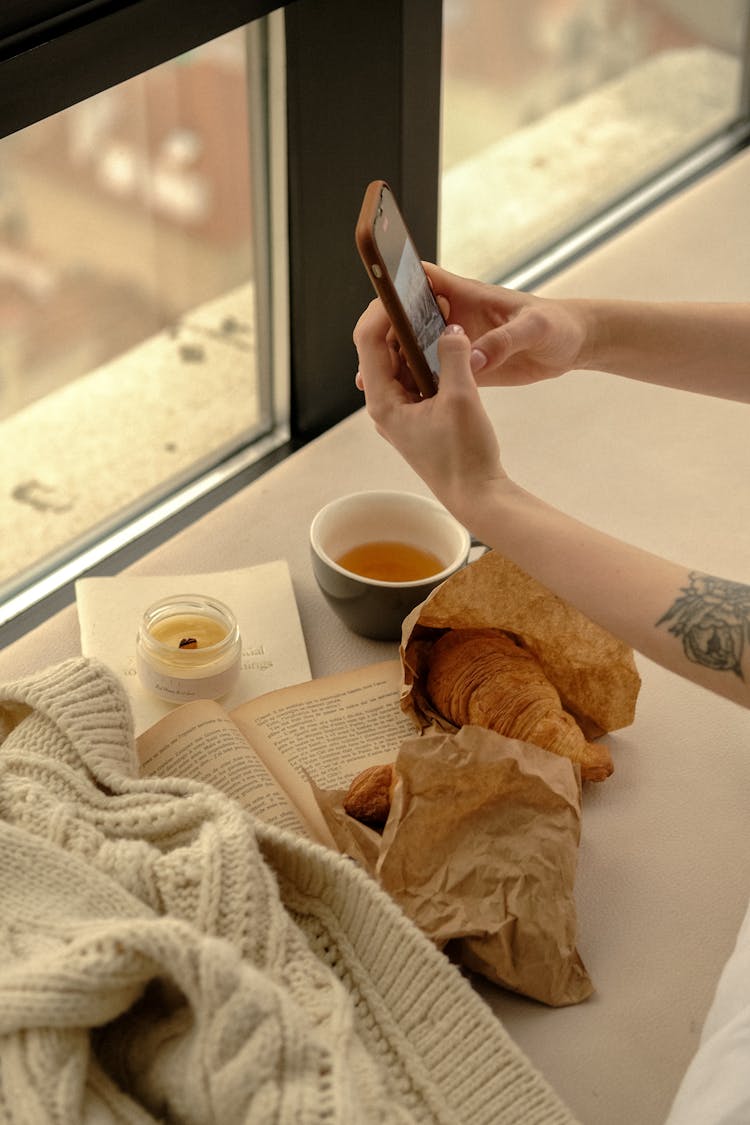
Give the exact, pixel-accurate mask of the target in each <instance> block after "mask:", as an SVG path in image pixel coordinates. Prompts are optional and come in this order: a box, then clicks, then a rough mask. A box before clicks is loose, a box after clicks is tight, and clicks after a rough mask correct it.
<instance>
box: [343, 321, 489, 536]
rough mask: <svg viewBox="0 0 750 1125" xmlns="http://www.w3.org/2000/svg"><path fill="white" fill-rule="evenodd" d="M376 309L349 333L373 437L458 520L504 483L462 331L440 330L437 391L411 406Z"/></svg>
mask: <svg viewBox="0 0 750 1125" xmlns="http://www.w3.org/2000/svg"><path fill="white" fill-rule="evenodd" d="M389 329H390V321H389V319H388V316H387V314H386V312H385V310H384V308H383V306H382V305H381V303H380V301H378V300H376V301H373V302H372V304H371V305H370V306H369V308H368V309H367V310H366V311H365V312H364V313H363V314H362V316H361V317H360V319H359V321H358V323H357V326H356V328H355V330H354V343H355V345H356V348H357V352H358V354H359V364H360V367H359V373H358V376H357V381H358V384H359V386H360V387H361V389H362V390H364V393H365V401H366V404H367V410H368V413H369V414H370V416H371V418H372V419H373V422H374V423H375V428H376V429H377V431H378V433H379V434H381V435H382V436H383V437H385V438H386V439H387V441H389V442H390V443H391V445H393V446H394V447H395V448H396V449H397V450H398V452H399V453H400V454H401V455H402V457H403V458H404V459H405V460H406V461H407V462H408V463H409V464H410V465H411V467H412V468H413V469H414V471H415V472H416V473H417V474H418V475H419V476H420V477H421V478H422V480H423V481H424V482H425V484H427V486H428V487H429V488H430V489H431V490H432V492H433V493H434V494H435V495H436V496H437V497H438V499H439V500H440V501H441V502H442V503H443V504H444V505H445V506H446V508H448V509H449V510H450V511H452V512H453V514H454V515H456V516H457V518H459V519H465V518H466V515H467V513H468V512H469V510H470V509H471V507H472V506H473V505H475V504H481V502H482V496H483V495H485V494H486V490H487V489H488V488H489V489H491V488H493V487H494V486H495V485H496V483H497V482H498V481H504V480H506V479H507V478H506V475H505V472H504V470H503V467H502V464H501V462H500V449H499V445H498V441H497V437H496V435H495V431H494V429H493V427H492V423H491V422H490V420H489V418H488V417H487V414H486V413H485V410H484V407H483V405H482V402H481V399H480V396H479V392H478V390H477V386H476V382H475V379H474V376H473V374H472V371H471V368H470V365H469V356H470V353H471V343H470V341H469V338H468V336H467V335H466V333H465V332H464V331H463V328H461V327H459V326H458V325H456V324H451V325H449V326H448V328H447V329H446V331H445V332H444V333H443V336H442V337H441V339H440V342H439V345H438V348H439V355H440V386H439V389H438V391H437V394H435V395H433V396H432V397H431V398H425V399H419V397H418V396H417V395H416V394H415V392H414V391H413V390H412V389H411V387H410V386H409V385H408V384H407V385H405V384H404V382H403V381H402V365H401V362H400V358H399V354H398V351H397V349H396V348H395V347H394V345H393V341H392V338H391V337H390V333H389Z"/></svg>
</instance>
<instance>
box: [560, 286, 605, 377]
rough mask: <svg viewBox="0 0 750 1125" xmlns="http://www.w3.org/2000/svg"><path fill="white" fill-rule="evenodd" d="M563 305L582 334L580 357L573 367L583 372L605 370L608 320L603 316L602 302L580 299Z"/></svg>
mask: <svg viewBox="0 0 750 1125" xmlns="http://www.w3.org/2000/svg"><path fill="white" fill-rule="evenodd" d="M563 303H564V304H565V306H566V307H567V309H568V312H569V314H570V315H571V316H573V317H574V318H575V319H576V320H577V321H578V325H579V330H580V334H581V344H580V347H579V349H578V355H577V356H576V358H575V362H574V363H573V364H571V367H572V368H574V369H576V370H583V371H598V370H605V369H606V368H603V366H602V364H603V357H604V355H605V354H606V350H607V344H606V340H607V320H606V317H605V316H603V315H602V313H603V307H602V302H601V301H595V300H591V299H589V298H585V297H578V298H570V299H568V300H564V301H563Z"/></svg>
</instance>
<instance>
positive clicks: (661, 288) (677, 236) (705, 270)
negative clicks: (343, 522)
mask: <svg viewBox="0 0 750 1125" xmlns="http://www.w3.org/2000/svg"><path fill="white" fill-rule="evenodd" d="M749 195H750V154H743V155H742V156H741V157H739V158H737V159H735V160H734V161H733V162H732V163H731V164H730V165H728V166H726V167H725V168H723V169H722V170H721V171H720V172H718V173H716V174H714V175H713V176H712V177H711V178H710V179H708V180H704V181H701V182H700V183H699V184H698V185H696V186H695V187H694V188H692V189H691V190H690V191H689V192H687V193H685V194H684V195H682V196H681V197H679V198H678V199H675V200H673V201H672V202H670V203H668V204H666V205H664V206H663V207H661V208H660V209H659V210H658V211H657V212H655V213H654V214H652V215H651V216H649V217H648V218H646V219H645V220H644V221H643V222H641V223H640V224H639V225H638V226H636V227H634V228H632V229H630V230H628V231H626V232H625V233H623V234H622V235H621V236H620V237H618V238H617V239H616V240H614V241H613V242H611V243H609V244H607V245H606V246H604V247H602V248H601V249H599V250H598V251H597V252H595V253H594V254H592V255H591V256H590V257H589V258H587V259H586V260H585V261H584V262H582V263H580V264H579V265H577V266H575V267H574V268H572V269H570V270H568V271H567V272H566V274H565V275H564V276H560V277H559V278H558V279H556V281H555V282H554V284H551V285H548V286H547V289H546V291H547V292H549V293H556V294H570V295H582V294H585V293H598V294H602V295H609V296H624V297H639V298H640V297H645V298H665V299H678V298H705V299H712V300H750V271H749V270H748V263H750V223H749V222H748V220H747V199H748V197H749ZM720 362H721V357H720V356H717V363H720ZM353 375H354V372H353V371H352V377H353ZM486 401H487V404H488V407H489V409H490V411H491V413H492V415H493V418H494V419H495V421H496V423H497V425H498V430H499V432H500V434H501V438H502V443H503V448H504V451H505V458H506V463H507V467H508V469H509V471H510V472H511V473H512V474H513V475H515V476H516V478H517V479H518V480H519V482H520V483H522V484H523V485H524V486H525V487H527V488H529V489H531V490H532V491H537V492H538V493H539V494H540V495H541V496H543V497H544V498H545V499H547V500H549V501H550V502H552V503H555V504H558V505H559V506H561V507H563V508H564V509H566V510H567V511H569V512H570V513H571V514H573V515H575V516H577V517H578V518H580V519H583V520H586V521H588V522H591V523H593V524H595V525H597V526H598V527H600V528H601V529H602V530H604V531H607V532H609V533H611V534H614V535H618V536H620V537H622V538H624V539H628V540H630V541H633V542H636V543H638V544H639V545H641V546H643V547H645V548H647V549H650V550H653V551H656V552H658V553H660V554H664V555H667V556H669V557H672V558H674V559H676V560H679V561H681V562H684V563H685V564H687V565H690V566H694V567H696V568H698V569H704V570H707V571H710V572H713V573H716V574H719V575H722V576H724V577H727V578H736V579H739V580H745V581H747V580H748V576H749V569H750V568H749V567H748V560H749V559H750V489H748V485H747V482H748V480H750V442H749V441H748V436H747V435H748V427H749V423H750V407H742V406H738V405H736V404H733V403H729V402H721V401H713V400H709V399H706V398H703V397H701V396H694V395H682V396H681V395H678V394H677V393H675V392H672V391H667V390H662V389H660V388H653V387H648V386H645V385H642V384H637V383H629V382H627V381H626V380H619V379H615V378H611V377H608V376H600V375H596V374H593V373H586V374H576V375H571V376H568V377H567V378H564V379H560V380H556V381H553V382H551V383H547V384H540V385H538V386H535V387H530V388H519V389H512V390H498V391H492V392H487V395H486ZM356 488H405V489H408V490H410V491H424V489H422V488H421V487H420V483H419V482H418V481H416V480H415V479H414V477H413V475H412V474H411V473H410V471H409V470H408V469H407V468H406V467H405V466H404V465H403V463H402V462H401V461H400V459H399V458H398V456H397V455H396V454H395V453H394V452H393V450H392V449H391V448H390V447H389V446H388V445H387V444H386V443H385V442H383V441H382V440H381V439H379V438H378V437H377V435H376V434H375V432H374V430H373V428H372V426H371V424H370V422H369V419H368V418H367V417H366V416H365V415H364V414H363V413H361V412H360V413H359V414H357V415H354V416H353V417H351V418H349V419H347V420H346V421H345V422H343V423H342V424H341V425H339V426H338V427H336V428H335V429H333V430H332V431H330V432H329V433H327V434H325V435H324V436H323V437H321V438H320V439H318V441H316V442H314V443H312V444H311V445H309V446H307V447H306V448H305V449H303V450H301V451H300V452H299V453H297V454H295V456H294V457H292V458H290V459H289V460H287V461H285V462H284V463H282V464H281V465H279V466H277V467H276V468H275V469H273V470H272V471H271V472H269V473H268V474H267V475H266V476H265V477H263V478H262V479H261V480H259V481H257V482H256V483H255V484H253V485H251V486H250V487H249V488H248V489H246V490H245V491H244V492H242V493H240V494H239V495H237V496H236V497H233V498H232V499H231V500H230V501H228V502H227V503H226V504H224V505H223V506H222V507H221V508H219V509H218V510H216V511H214V512H212V513H210V514H209V515H207V516H205V517H204V518H203V519H201V520H200V521H199V522H197V523H196V524H195V525H194V526H193V527H192V528H190V529H188V530H187V531H185V532H183V533H182V534H180V535H179V536H177V537H175V538H174V539H173V540H171V541H170V542H169V543H167V544H165V545H164V546H163V547H162V548H160V549H159V550H157V551H155V552H153V553H152V554H151V555H149V556H148V557H146V558H144V559H143V560H141V561H140V562H139V563H138V564H137V565H136V566H134V567H132V568H131V572H132V573H134V574H135V573H138V574H159V573H163V574H169V573H179V571H180V570H181V569H182V570H185V569H187V570H189V571H190V572H191V573H196V572H198V571H200V570H202V569H203V570H216V569H229V568H232V567H236V566H249V565H253V564H255V563H259V562H264V561H268V560H272V559H275V558H279V557H286V558H287V559H288V561H289V565H290V570H291V574H292V581H293V584H294V589H295V593H296V597H297V602H298V605H299V609H300V616H301V619H302V625H303V629H304V632H305V638H306V641H307V647H308V653H309V656H310V663H311V666H312V672H313V675H323V674H326V673H328V672H333V671H336V670H340V669H344V668H347V667H354V666H356V665H358V664H364V663H367V662H370V661H372V660H376V659H382V658H384V657H387V656H389V655H392V654H393V653H394V652H395V646H394V645H389V644H386V643H378V642H372V641H366V640H363V639H362V638H359V637H355V636H353V635H351V634H347V633H345V632H344V630H343V627H342V626H341V625H340V624H339V622H338V620H337V618H336V617H335V616H334V614H333V612H332V611H331V610H330V609H329V608H328V607H327V605H326V604H325V602H324V601H323V599H322V597H321V596H320V595H319V593H318V591H317V587H316V586H315V581H314V578H313V575H312V570H311V566H310V562H309V556H308V550H309V548H308V528H309V524H310V521H311V519H312V517H313V515H314V514H315V512H316V511H317V510H318V508H320V507H321V506H322V505H323V504H324V503H326V502H327V501H328V500H330V499H331V498H332V497H334V496H337V495H340V494H342V493H344V492H348V491H352V490H354V489H356ZM78 651H79V646H78V631H77V624H76V617H75V610H74V609H70V610H66V611H64V612H63V613H62V614H60V615H58V616H57V617H56V618H55V619H53V620H52V621H50V622H48V623H47V624H46V625H44V626H42V627H41V628H40V629H38V630H36V631H35V632H34V633H32V634H30V635H28V636H27V637H24V638H23V639H21V640H20V641H19V642H17V643H16V644H15V645H13V646H11V647H9V648H8V649H6V650H5V651H4V652H2V653H0V678H2V679H3V680H7V679H9V678H12V677H15V676H16V675H19V674H21V673H22V672H25V671H28V672H31V671H34V670H35V669H38V668H40V667H43V666H45V665H47V664H50V663H53V662H55V661H56V660H58V659H61V658H63V657H66V656H70V655H73V654H75V653H77V652H78ZM638 663H639V668H640V670H641V673H642V676H643V688H642V692H641V696H640V699H639V703H638V713H637V719H636V722H635V723H634V725H633V726H632V727H631V728H629V729H628V730H626V731H622V732H621V733H619V734H618V735H616V736H615V737H614V738H612V739H611V745H612V750H613V755H614V758H615V774H614V775H613V777H612V778H611V779H610V780H608V781H607V782H605V783H604V784H602V785H600V786H599V787H593V786H592V787H589V789H588V790H587V792H586V794H585V800H584V818H583V838H582V843H581V851H580V865H579V872H578V881H577V902H578V913H579V946H580V951H581V953H582V956H583V958H584V960H585V962H586V965H587V968H588V970H589V972H590V974H591V976H592V979H593V981H594V984H595V985H596V987H597V992H596V994H595V995H594V997H592V999H591V1000H589V1001H587V1002H586V1003H584V1004H583V1005H580V1006H578V1007H575V1008H567V1009H558V1010H550V1009H547V1008H544V1007H542V1006H541V1005H536V1004H533V1003H531V1002H529V1001H525V1000H523V999H520V998H515V997H512V996H509V995H507V994H504V993H502V992H500V991H498V990H494V989H492V988H491V987H489V986H486V987H485V986H480V987H481V989H482V992H483V994H484V995H485V996H486V997H487V998H488V1000H489V1002H490V1003H491V1005H492V1007H493V1009H494V1010H495V1011H496V1012H497V1013H498V1015H500V1016H501V1017H502V1018H503V1020H504V1021H505V1023H506V1025H507V1027H508V1028H509V1030H510V1031H511V1033H512V1034H513V1035H514V1036H515V1037H516V1038H517V1040H518V1042H519V1043H520V1045H521V1046H522V1048H524V1050H525V1051H526V1052H527V1053H528V1055H529V1056H530V1058H531V1059H532V1060H533V1061H534V1062H535V1063H536V1065H537V1066H539V1067H540V1068H541V1069H542V1070H543V1071H544V1073H545V1074H546V1075H547V1077H548V1078H549V1080H550V1081H551V1082H552V1084H553V1085H554V1086H555V1087H556V1088H557V1090H558V1091H559V1093H560V1094H561V1095H562V1096H563V1097H564V1098H565V1099H566V1100H567V1102H568V1103H569V1105H570V1106H571V1108H572V1109H573V1110H574V1111H575V1112H576V1113H577V1114H578V1116H579V1117H580V1120H581V1121H582V1122H583V1123H584V1125H635V1123H638V1125H657V1123H662V1122H663V1121H664V1119H665V1118H666V1115H667V1111H668V1108H669V1105H670V1103H671V1100H672V1098H673V1096H674V1093H675V1091H676V1088H677V1085H678V1083H679V1081H680V1078H681V1076H682V1074H683V1072H684V1070H685V1068H686V1066H687V1063H688V1061H689V1059H690V1057H691V1055H692V1054H693V1052H694V1050H695V1047H696V1046H697V1043H698V1037H699V1034H700V1030H701V1026H702V1023H703V1020H704V1017H705V1014H706V1012H707V1010H708V1007H709V1004H710V1001H711V998H712V995H713V992H714V989H715V986H716V982H717V980H718V977H719V974H720V971H721V968H722V966H723V963H724V961H725V959H726V957H727V955H728V954H729V952H730V950H731V949H732V946H733V944H734V939H735V935H736V933H737V930H738V927H739V924H740V922H741V919H742V917H743V915H744V912H745V907H746V905H747V901H748V896H749V895H750V864H749V863H748V858H747V840H748V825H750V737H749V735H750V716H749V715H748V713H747V712H745V711H743V710H741V709H740V708H738V707H735V706H734V705H733V704H731V703H728V702H727V701H725V700H722V699H719V698H715V697H713V696H711V695H710V694H708V693H707V692H703V691H702V690H700V689H698V688H696V687H693V686H691V685H689V684H687V683H684V682H682V681H681V680H679V679H678V678H676V677H674V676H671V675H670V674H669V673H667V672H664V671H663V670H662V669H660V668H658V667H656V666H654V665H652V664H651V663H650V662H648V661H646V660H643V659H640V658H639V661H638ZM707 1125H708V1123H707Z"/></svg>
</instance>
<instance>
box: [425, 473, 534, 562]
mask: <svg viewBox="0 0 750 1125" xmlns="http://www.w3.org/2000/svg"><path fill="white" fill-rule="evenodd" d="M527 499H531V496H530V493H527V492H525V491H524V489H522V488H521V487H520V485H518V484H516V483H515V481H512V480H510V478H509V477H507V476H505V475H502V476H497V477H494V478H491V479H489V480H487V481H485V482H483V483H482V484H481V485H476V486H474V487H472V488H471V489H469V490H467V489H466V488H462V489H461V490H460V492H459V493H458V494H457V495H456V498H455V501H453V500H452V498H451V497H450V496H448V497H446V498H445V500H444V502H445V506H446V508H448V510H449V511H450V512H451V514H452V515H453V516H455V518H456V519H457V520H458V521H459V523H462V524H463V525H464V527H466V528H467V529H468V530H469V531H470V532H471V533H472V535H474V536H475V537H476V538H477V539H481V541H482V542H483V543H486V544H487V545H488V546H499V544H498V543H497V539H498V529H499V528H500V527H502V526H503V521H504V519H505V518H506V517H507V516H508V515H509V514H510V512H511V511H513V510H514V509H516V508H517V507H523V504H524V502H525V500H527Z"/></svg>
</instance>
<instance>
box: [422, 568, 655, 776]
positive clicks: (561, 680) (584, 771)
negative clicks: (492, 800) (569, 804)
mask: <svg viewBox="0 0 750 1125" xmlns="http://www.w3.org/2000/svg"><path fill="white" fill-rule="evenodd" d="M401 660H402V665H403V671H404V683H403V689H402V707H403V709H404V710H405V711H406V712H407V713H408V714H410V715H411V717H412V719H413V720H414V722H415V723H416V725H417V726H418V727H419V728H422V729H424V728H425V727H428V726H430V725H435V726H438V727H439V728H441V729H444V730H455V729H457V728H459V727H461V726H463V725H464V724H467V723H472V724H476V725H480V726H487V727H489V728H490V729H493V730H496V731H499V732H500V733H502V734H505V735H507V736H508V737H510V738H517V739H521V740H523V741H527V742H531V743H534V744H535V745H537V746H541V747H543V748H545V749H547V750H551V751H552V752H554V753H557V754H563V755H565V756H567V757H569V758H570V759H571V760H572V761H573V762H575V763H577V764H578V765H579V766H580V768H581V775H582V777H583V779H584V780H595V781H601V780H603V779H604V778H606V777H607V776H608V775H609V774H610V773H611V772H612V760H611V757H610V755H609V751H608V749H607V747H606V746H603V745H601V744H597V743H593V742H591V741H589V740H590V739H593V738H596V737H598V736H599V735H601V734H602V733H604V732H606V731H612V730H617V729H619V728H620V727H623V726H627V725H629V724H630V723H631V722H632V721H633V718H634V716H635V703H636V699H637V696H638V690H639V687H640V677H639V675H638V672H637V670H636V667H635V661H634V659H633V653H632V650H631V649H630V648H629V647H628V646H627V645H625V644H623V643H622V642H621V641H618V640H617V639H616V638H615V637H613V636H612V635H611V634H610V633H608V632H607V631H606V630H604V629H602V628H601V627H600V626H598V625H596V624H594V622H592V621H590V620H589V619H588V618H587V617H585V616H584V615H583V614H582V613H580V612H579V611H578V610H576V609H575V608H574V607H573V606H570V605H568V603H566V602H565V601H563V600H562V599H561V598H559V597H558V596H557V595H556V594H553V593H552V592H551V591H550V590H548V589H547V588H546V587H544V586H542V585H541V584H540V583H538V582H537V581H536V580H535V579H533V578H532V577H531V576H530V575H528V574H526V573H525V572H524V571H522V570H521V569H520V568H519V567H517V566H516V565H515V564H514V563H512V562H510V561H509V560H508V559H505V558H504V557H503V556H502V555H499V554H498V553H497V552H490V553H489V554H486V555H484V556H483V557H482V558H481V559H478V560H477V561H476V562H474V563H472V564H471V565H470V566H468V567H466V568H465V569H464V570H462V571H460V572H459V573H458V574H456V575H453V577H451V578H449V579H447V580H446V581H445V582H444V583H443V584H442V585H441V586H440V587H438V589H437V590H435V591H434V592H433V593H432V594H431V595H430V597H429V598H428V599H427V600H426V601H425V602H423V603H422V604H421V606H418V607H417V609H415V610H414V612H413V613H412V614H411V615H410V616H409V617H408V618H407V619H406V621H405V622H404V629H403V635H402V644H401Z"/></svg>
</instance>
